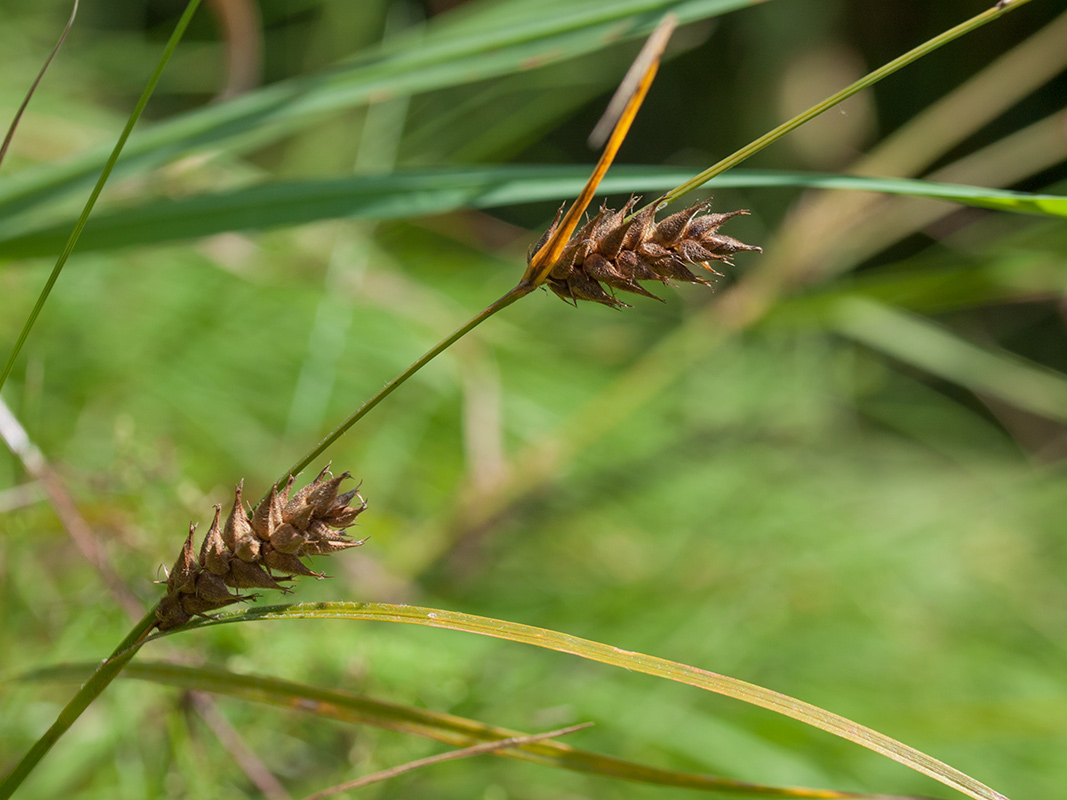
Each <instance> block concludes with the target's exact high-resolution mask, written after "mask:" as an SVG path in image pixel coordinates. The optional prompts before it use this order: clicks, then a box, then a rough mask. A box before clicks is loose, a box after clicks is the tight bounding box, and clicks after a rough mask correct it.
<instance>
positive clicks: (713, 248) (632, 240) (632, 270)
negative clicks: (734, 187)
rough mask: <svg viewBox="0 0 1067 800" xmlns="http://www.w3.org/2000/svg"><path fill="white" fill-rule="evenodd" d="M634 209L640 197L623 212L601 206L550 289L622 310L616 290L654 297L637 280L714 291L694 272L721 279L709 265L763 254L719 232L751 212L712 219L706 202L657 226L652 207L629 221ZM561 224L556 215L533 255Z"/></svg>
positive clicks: (555, 269)
mask: <svg viewBox="0 0 1067 800" xmlns="http://www.w3.org/2000/svg"><path fill="white" fill-rule="evenodd" d="M635 205H637V198H636V197H631V198H630V199H629V200H628V201H627V202H626V205H624V206H623V207H622V209H620V210H619V211H614V210H612V209H610V208H607V207H606V206H601V208H600V211H598V212H597V214H596V215H595V216H594V217H592V219H590V220H589V221H588V222H587V223H586V224H585V225H584V226H583V227H582V228H581V229H579V230H578V231H577V232H576V233H575V234H574V235H573V236H572V237H571V238H570V240H569V241H568V242H567V245H566V246H565V247H564V248H563V252H562V253H561V254H560V257H559V259H558V260H557V261H556V262H555V264H553V265H552V270H551V271H550V272H549V275H548V280H547V281H546V283H547V285H548V288H550V289H551V290H552V291H553V292H555V293H556V294H557V295H559V296H560V297H562V298H563V299H564V300H568V301H571V302H574V301H577V300H589V301H591V302H594V303H603V304H604V305H607V306H612V307H614V308H623V307H625V306H626V303H623V302H621V301H619V300H617V299H616V298H615V290H619V291H623V292H632V293H633V294H640V295H644V296H646V297H656V296H655V295H654V294H652V293H651V292H649V291H648V290H647V289H645V288H644V287H643V286H641V285H640V284H639V283H638V281H659V282H660V283H664V284H669V283H670V282H671V281H672V280H676V281H684V282H686V283H701V284H704V285H705V286H710V285H711V284H710V283H709V282H708V281H706V280H704V279H703V278H699V277H697V276H696V275H695V274H693V272H692V270H691V269H690V267H696V266H700V267H703V268H704V269H706V270H708V271H709V272H711V273H712V274H714V275H721V273H719V272H717V271H716V270H715V269H714V268H713V267H712V266H711V263H710V262H713V261H720V262H722V263H724V264H731V263H732V262H731V261H730V256H732V255H733V254H734V253H738V252H740V251H742V250H754V251H756V252H758V253H762V252H763V251H762V250H761V249H760V248H759V247H755V246H753V245H749V244H744V243H743V242H739V241H738V240H737V239H733V238H731V237H729V236H726V235H724V234H721V233H719V227H720V226H721V225H722V224H723V223H724V222H726V220H728V219H730V218H731V217H736V216H737V215H739V214H747V213H748V212H747V211H744V210H741V211H729V212H727V213H725V214H709V213H706V212H707V210H708V203H707V202H706V201H701V202H699V203H696V204H695V205H692V206H690V207H689V208H687V209H685V210H684V211H679V212H677V213H676V214H671V215H670V216H669V217H667V218H666V219H663V220H661V221H660V222H656V218H655V217H656V208H655V207H654V206H649V207H647V208H645V209H643V210H641V211H640V212H638V213H637V214H634V215H633V217H630V212H631V211H632V210H633V207H634V206H635ZM559 220H560V214H557V215H556V219H555V221H554V222H553V223H552V226H551V227H550V228H549V229H548V231H547V232H546V233H545V235H544V236H543V237H541V241H540V242H539V243H538V245H535V246H534V247H532V248H531V253H536V252H537V251H538V250H539V249H540V245H541V244H543V243H544V242H545V241H547V240H548V238H549V237H550V236H551V235H552V233H554V232H555V230H556V228H557V226H558V225H559ZM605 286H606V287H607V289H605ZM656 299H658V298H656Z"/></svg>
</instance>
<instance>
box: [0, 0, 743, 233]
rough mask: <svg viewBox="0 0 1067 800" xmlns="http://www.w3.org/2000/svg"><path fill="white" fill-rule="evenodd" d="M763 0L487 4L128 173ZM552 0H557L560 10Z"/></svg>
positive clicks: (238, 109)
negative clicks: (668, 15)
mask: <svg viewBox="0 0 1067 800" xmlns="http://www.w3.org/2000/svg"><path fill="white" fill-rule="evenodd" d="M759 2H763V0H620V1H619V2H612V3H604V2H602V0H569V1H568V2H566V3H558V2H555V3H551V4H546V3H545V2H544V1H543V0H521V1H520V0H512V2H507V3H499V4H496V5H487V6H485V7H484V8H482V7H478V8H477V9H476V10H475V11H472V12H468V13H466V14H464V15H461V16H460V17H458V21H451V22H450V21H449V20H450V18H451V16H452V15H447V16H446V17H445V18H444V19H443V22H442V23H427V24H426V25H424V26H418V28H416V29H413V30H411V31H408V32H405V34H404V35H400V36H396V37H393V40H392V41H390V42H389V43H387V44H386V45H384V46H382V47H381V48H379V49H376V50H373V51H371V52H369V53H367V54H365V55H363V54H361V55H360V57H358V58H357V59H355V60H353V61H352V62H351V63H348V64H344V65H342V66H340V67H338V68H336V69H334V70H332V71H330V72H326V73H322V74H317V75H312V76H307V77H301V78H296V79H291V80H288V81H284V82H280V83H277V84H273V85H271V86H266V87H264V88H262V89H259V90H258V91H255V92H250V93H248V94H246V95H242V96H241V97H238V98H235V99H233V100H231V101H229V102H226V103H220V104H216V105H210V106H207V107H205V108H202V109H198V110H196V111H192V112H190V113H188V114H183V115H181V116H179V117H176V118H175V119H172V120H169V121H167V122H163V123H160V124H158V125H156V126H155V127H153V128H151V129H150V130H147V131H145V132H142V133H140V134H138V135H137V136H136V137H134V138H133V140H132V141H131V142H130V144H129V146H128V147H127V148H126V154H125V157H124V158H123V161H122V164H120V165H119V172H120V173H123V174H124V173H127V172H130V171H144V170H146V169H148V168H151V167H154V166H158V165H160V164H162V163H165V162H168V161H171V160H173V159H176V158H180V157H184V156H188V155H190V154H192V153H196V152H204V151H206V150H211V151H218V150H220V149H229V150H231V151H233V150H239V149H247V148H250V147H254V146H262V145H265V144H268V143H271V142H274V141H277V140H278V139H280V138H281V137H283V136H287V135H290V134H292V133H293V132H295V131H298V130H301V129H304V128H307V127H310V126H313V125H316V124H318V123H319V122H321V120H322V119H323V117H324V115H327V114H329V113H332V112H336V111H339V110H342V109H346V108H351V107H354V106H359V105H362V104H365V103H368V102H373V101H374V100H376V99H381V98H383V97H396V96H399V95H409V94H416V93H419V92H426V91H429V90H432V89H440V88H444V87H447V86H456V85H462V84H467V83H471V82H474V81H478V80H484V79H486V78H491V77H494V76H498V75H506V74H511V73H513V72H515V71H517V70H526V69H531V68H533V67H536V66H541V65H544V64H549V63H554V62H558V61H563V60H566V59H570V58H574V57H576V56H580V55H584V54H586V53H590V52H595V51H597V50H599V49H601V48H604V47H606V46H608V45H611V44H614V43H616V42H618V41H620V40H624V39H632V38H639V37H643V36H645V35H647V34H648V33H649V31H651V30H652V28H653V27H654V26H655V24H656V22H657V21H658V20H659V18H660V17H661V16H662V15H663V14H664V13H665V12H667V11H671V12H672V13H674V14H675V15H676V16H677V17H678V19H679V21H680V22H682V23H685V22H691V21H694V20H698V19H703V18H707V17H713V16H717V15H719V14H724V13H727V12H729V11H733V10H736V9H739V8H744V7H747V6H751V5H755V4H757V3H759ZM546 5H551V6H554V8H553V9H552V10H551V13H549V10H548V9H547V8H546ZM555 6H558V8H555ZM105 156H106V153H105V152H104V151H102V150H100V149H93V150H90V151H87V152H86V153H84V154H83V155H81V156H79V157H78V158H76V159H75V160H73V161H71V162H70V163H67V164H63V165H56V166H47V167H40V168H38V169H35V170H26V171H24V172H23V173H21V174H19V175H16V176H14V177H13V178H10V179H8V180H7V181H6V182H5V183H4V185H2V186H0V220H8V221H10V220H13V219H14V218H15V216H16V215H17V214H21V213H23V212H25V211H26V210H28V209H31V208H33V207H35V206H39V205H41V204H43V203H45V202H48V201H51V200H56V199H58V198H61V197H63V196H66V195H67V194H69V193H70V192H71V191H73V190H75V189H76V188H77V187H78V186H81V185H83V184H84V183H85V182H87V181H89V180H90V179H91V176H92V175H94V174H96V172H97V170H99V169H100V166H101V165H102V164H103V162H104V159H105ZM5 225H9V223H5ZM5 229H8V230H10V228H9V227H8V228H5Z"/></svg>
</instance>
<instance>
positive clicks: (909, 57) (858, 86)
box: [650, 0, 1030, 206]
mask: <svg viewBox="0 0 1067 800" xmlns="http://www.w3.org/2000/svg"><path fill="white" fill-rule="evenodd" d="M1029 2H1030V0H1002V2H1000V3H997V5H996V6H994V7H993V8H991V9H989V10H988V11H983V12H982V13H981V14H978V15H977V16H974V17H972V18H971V19H969V20H967V21H966V22H962V23H960V24H959V25H957V26H956V27H955V28H950V29H949V30H947V31H945V32H944V33H942V34H940V35H938V36H935V37H934V38H933V39H930V40H929V41H928V42H925V43H923V44H921V45H919V46H918V47H916V48H915V49H913V50H909V51H908V52H907V53H905V54H904V55H902V56H898V57H897V58H894V59H893V60H892V61H890V62H889V63H888V64H885V65H884V66H882V67H879V68H878V69H876V70H875V71H874V72H870V73H868V74H867V75H865V76H863V77H862V78H860V79H859V80H858V81H856V82H855V83H853V84H851V85H850V86H846V87H845V88H844V89H842V90H841V91H840V92H838V93H837V94H834V95H831V96H830V97H828V98H826V99H825V100H823V101H822V102H821V103H819V104H818V105H815V106H812V107H811V108H809V109H808V110H807V111H805V112H803V113H801V114H798V115H797V116H795V117H793V118H792V119H791V120H789V121H788V122H783V123H782V124H781V125H779V126H778V127H777V128H775V129H774V130H772V131H770V132H768V133H765V134H764V135H763V136H761V137H759V138H758V139H756V140H755V141H753V142H751V143H749V144H747V145H745V146H744V147H742V148H741V149H740V150H738V151H737V152H736V153H734V154H733V155H730V156H727V157H726V158H724V159H723V160H722V161H720V162H719V163H717V164H715V165H713V166H711V167H709V168H708V169H706V170H704V171H703V172H701V173H700V174H699V175H697V176H696V177H694V178H692V179H691V180H689V181H686V182H685V183H683V184H682V185H681V186H679V187H677V188H675V189H672V190H671V191H669V192H667V194H665V195H663V196H662V197H660V198H659V199H658V200H656V201H655V205H657V206H659V205H666V204H667V203H672V202H674V201H675V200H677V199H678V198H679V197H682V196H683V195H685V194H688V193H689V192H691V191H693V190H694V189H698V188H700V187H701V186H703V185H704V184H705V183H707V182H708V181H710V180H711V179H712V178H714V177H715V176H716V175H721V174H722V173H724V172H726V170H728V169H731V168H733V167H736V166H737V165H738V164H740V163H741V162H742V161H744V160H746V159H747V158H749V157H750V156H753V155H755V154H756V153H758V152H759V151H760V150H762V149H763V148H765V147H767V145H769V144H771V143H773V142H776V141H778V140H779V139H781V138H782V137H783V136H785V135H786V134H787V133H789V132H790V131H792V130H794V129H796V128H799V127H800V126H801V125H803V124H804V123H805V122H807V121H808V120H810V119H813V118H815V117H817V116H819V115H820V114H822V113H823V112H824V111H827V110H829V109H831V108H833V107H834V106H836V105H837V104H838V103H840V102H841V101H843V100H846V99H848V98H849V97H851V96H852V95H854V94H856V92H859V91H861V90H863V89H866V88H867V87H869V86H873V85H874V84H876V83H878V81H880V80H882V78H885V77H886V76H888V75H892V74H893V73H894V72H896V71H897V70H898V69H900V68H901V67H905V66H907V65H908V64H910V63H911V62H913V61H917V60H918V59H920V58H922V57H923V56H925V55H927V54H928V53H931V52H933V51H934V50H937V49H938V48H939V47H941V46H943V45H946V44H948V43H949V42H951V41H952V40H953V39H958V38H959V37H960V36H963V35H964V34H967V33H970V32H971V31H973V30H975V29H977V28H980V27H982V26H983V25H985V24H986V23H987V22H992V21H993V20H995V19H997V18H998V17H1000V16H1002V15H1004V14H1007V13H1008V12H1009V11H1011V10H1013V9H1015V8H1018V7H1019V6H1021V5H1025V4H1026V3H1029ZM650 205H651V204H650Z"/></svg>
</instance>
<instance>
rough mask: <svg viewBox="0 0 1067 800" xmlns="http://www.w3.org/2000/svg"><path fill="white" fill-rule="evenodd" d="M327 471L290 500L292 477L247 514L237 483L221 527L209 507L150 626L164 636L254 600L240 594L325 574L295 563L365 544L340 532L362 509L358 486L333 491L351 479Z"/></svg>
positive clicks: (184, 549) (184, 548) (171, 575)
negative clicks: (203, 530)
mask: <svg viewBox="0 0 1067 800" xmlns="http://www.w3.org/2000/svg"><path fill="white" fill-rule="evenodd" d="M328 470H329V466H327V467H326V469H324V470H323V471H322V472H320V473H319V476H318V477H317V478H315V480H314V481H312V482H311V483H309V484H308V485H307V486H305V487H304V488H303V489H301V490H300V491H298V492H296V493H295V494H293V495H292V496H290V490H291V489H292V488H293V482H294V479H293V478H291V477H290V478H289V483H288V484H287V485H286V487H285V489H284V490H283V491H282V492H281V493H279V492H278V491H277V489H271V493H270V496H269V497H268V498H267V499H266V500H264V501H263V502H262V503H260V504H259V505H258V506H256V507H255V509H253V510H252V512H251V513H250V514H249V513H247V512H246V511H245V508H244V504H243V501H242V499H241V491H242V489H243V488H244V484H243V482H242V483H239V484H237V487H236V489H235V490H234V500H233V508H232V509H231V511H230V514H229V516H228V517H227V518H226V521H225V523H223V524H222V525H220V524H219V523H220V520H221V518H222V507H221V506H215V519H214V520H213V521H212V523H211V527H210V528H209V529H208V532H207V535H206V536H205V537H204V541H203V543H202V544H201V545H200V553H199V555H197V554H196V551H195V550H194V548H193V535H194V533H195V531H196V526H195V525H191V526H190V527H189V536H188V537H187V538H186V540H185V544H184V545H183V546H182V551H181V554H180V555H179V556H178V560H177V561H176V562H175V563H174V567H173V568H172V569H171V570H170V573H169V574H168V575H167V581H166V584H167V595H166V597H164V598H163V600H162V601H160V604H159V607H158V608H157V609H156V626H157V627H158V628H159V629H160V630H163V631H165V630H168V629H170V628H176V627H178V626H179V625H184V624H185V623H186V622H188V621H189V620H190V619H192V618H193V617H196V616H200V617H203V616H207V615H208V612H210V611H215V610H216V609H219V608H223V607H224V606H228V605H231V604H233V603H239V602H243V601H246V600H251V599H253V598H254V597H255V595H249V594H241V590H242V589H279V590H281V591H283V592H287V591H289V589H288V588H286V587H285V586H283V585H282V583H281V582H282V581H289V580H292V576H294V575H310V576H313V577H315V578H322V577H325V576H324V575H323V574H322V573H319V572H312V571H311V570H310V569H308V568H307V566H305V565H304V562H303V561H301V560H300V559H301V558H304V557H306V556H323V555H329V554H331V553H336V552H339V551H341V550H347V549H348V548H350V547H359V545H361V544H363V542H364V541H366V540H365V539H363V540H357V539H352V538H351V537H349V536H347V535H346V534H345V532H344V529H345V528H347V527H349V526H350V525H353V524H354V523H355V521H356V517H358V516H359V515H360V514H362V513H363V511H364V510H365V509H366V508H367V504H366V502H364V500H363V498H362V497H360V495H359V487H358V486H357V487H356V488H355V489H353V490H351V491H349V492H345V493H343V494H339V493H338V490H339V489H340V486H341V483H342V482H343V481H344V480H346V479H347V478H350V477H351V476H350V475H349V474H348V473H347V472H345V473H343V474H341V475H338V476H337V477H333V476H332V475H330V473H329V471H328ZM353 501H355V502H356V503H357V505H353V504H352V503H353ZM274 573H283V574H282V575H275V574H274ZM231 589H233V590H234V591H231Z"/></svg>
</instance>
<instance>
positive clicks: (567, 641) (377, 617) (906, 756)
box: [154, 603, 1006, 800]
mask: <svg viewBox="0 0 1067 800" xmlns="http://www.w3.org/2000/svg"><path fill="white" fill-rule="evenodd" d="M282 619H348V620H368V621H379V622H399V623H405V624H409V625H426V626H428V627H432V628H445V629H448V630H455V631H465V632H467V633H477V634H480V635H482V636H491V637H493V638H496V639H504V640H507V641H512V642H521V643H523V644H529V645H534V646H535V647H543V648H546V649H548V650H556V651H558V652H560V653H570V654H572V655H576V656H579V657H581V658H586V659H589V660H591V661H599V662H601V663H603V664H609V665H611V666H615V667H621V668H622V669H626V670H629V671H631V672H641V673H644V674H646V675H652V676H654V677H657V678H665V679H667V680H672V681H676V682H678V683H684V684H688V685H690V686H695V687H697V688H699V689H704V690H706V691H709V692H715V693H717V694H721V695H724V696H726V697H732V698H734V699H735V700H741V701H743V702H745V703H749V704H751V705H754V706H759V707H760V708H765V709H767V710H768V711H773V712H775V713H776V714H781V715H783V716H786V717H791V718H792V719H795V720H798V721H800V722H803V723H805V724H807V725H811V726H813V727H816V728H819V729H820V730H823V731H826V732H827V733H832V734H834V735H835V736H840V737H841V738H842V739H847V740H848V741H850V742H854V743H856V744H858V745H861V746H863V747H866V748H867V749H869V750H873V751H874V752H876V753H879V754H881V755H883V756H886V757H887V758H891V759H893V760H894V761H897V762H899V763H901V764H903V765H905V766H907V767H910V768H911V769H913V770H915V771H916V772H921V773H923V774H924V775H927V776H929V777H931V778H934V779H935V780H937V781H940V782H941V783H943V784H945V785H946V786H949V787H951V788H953V789H956V790H957V791H959V792H962V793H963V794H966V795H968V796H969V797H973V798H975V800H1006V799H1005V798H1004V795H1002V794H1000V793H999V792H996V791H994V790H993V789H990V788H989V787H988V786H986V785H985V784H983V783H980V782H979V781H976V780H975V779H974V778H972V777H970V776H969V775H965V774H964V773H962V772H960V771H959V770H957V769H953V768H952V767H950V766H948V765H947V764H945V763H942V762H941V761H938V760H937V759H936V758H932V757H931V756H928V755H926V754H925V753H923V752H921V751H919V750H916V749H915V748H913V747H909V746H908V745H906V744H903V743H901V742H898V741H896V740H895V739H891V738H889V737H888V736H884V735H883V734H881V733H878V732H877V731H875V730H871V729H870V728H867V727H864V726H863V725H860V724H858V723H855V722H852V721H851V720H848V719H845V718H844V717H840V716H838V715H837V714H832V713H830V712H829V711H825V710H824V709H821V708H819V707H818V706H813V705H811V704H810V703H805V702H803V701H801V700H797V699H795V698H793V697H789V696H787V695H784V694H780V693H778V692H775V691H772V690H770V689H765V688H763V687H762V686H756V685H754V684H751V683H746V682H745V681H740V680H737V679H736V678H731V677H728V676H726V675H719V674H717V673H714V672H709V671H707V670H703V669H699V668H697V667H691V666H688V665H686V664H679V663H678V662H675V661H668V660H667V659H663V658H657V657H656V656H649V655H645V654H643V653H634V652H631V651H629V650H622V649H620V648H618V647H613V646H611V645H607V644H601V643H600V642H594V641H590V640H589V639H581V638H579V637H577V636H570V635H568V634H565V633H560V632H558V631H551V630H547V629H545V628H536V627H533V626H531V625H522V624H520V623H517V622H508V621H506V620H500V619H491V618H488V617H479V616H475V615H472V614H463V613H460V612H456V611H444V610H441V609H431V608H419V607H417V606H407V605H391V604H386V603H307V604H297V605H288V606H263V607H259V608H252V609H249V610H247V611H244V612H242V613H237V614H222V615H219V617H218V618H217V619H213V620H194V621H193V622H191V623H189V624H188V625H186V626H185V627H182V628H176V629H174V630H173V631H169V632H168V633H167V634H161V635H160V636H156V637H154V638H161V637H162V636H165V635H171V634H172V633H178V632H181V631H188V630H192V629H195V628H201V627H206V626H210V625H224V624H228V623H232V622H245V621H252V620H257V621H258V620H282Z"/></svg>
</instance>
